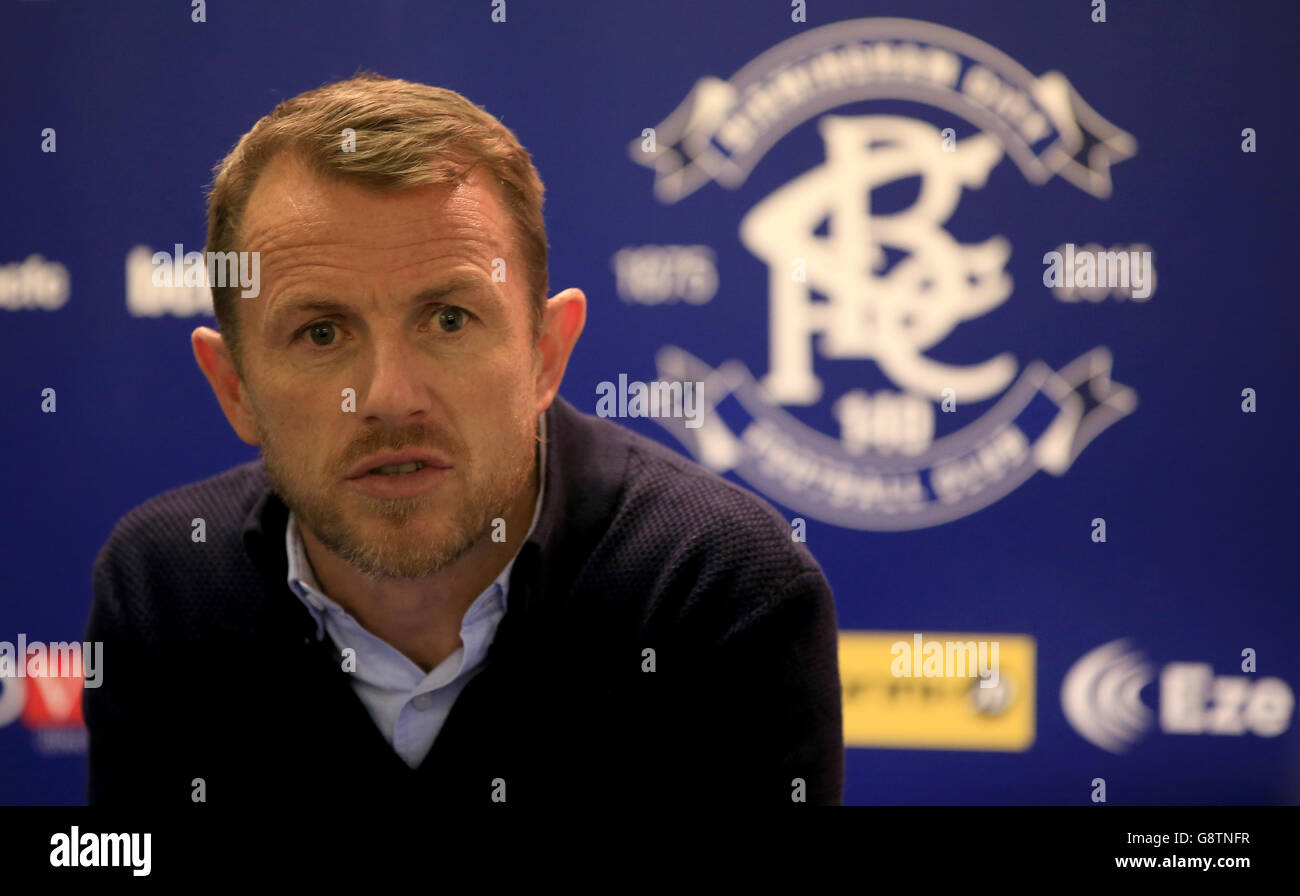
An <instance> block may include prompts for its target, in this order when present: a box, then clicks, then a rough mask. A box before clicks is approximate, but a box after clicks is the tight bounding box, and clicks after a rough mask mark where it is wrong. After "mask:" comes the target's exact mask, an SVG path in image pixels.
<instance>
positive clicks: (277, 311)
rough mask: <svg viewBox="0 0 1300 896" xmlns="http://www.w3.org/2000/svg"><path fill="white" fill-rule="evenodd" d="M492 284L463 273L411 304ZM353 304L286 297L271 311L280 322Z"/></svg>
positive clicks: (343, 309) (349, 310)
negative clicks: (288, 318) (291, 317)
mask: <svg viewBox="0 0 1300 896" xmlns="http://www.w3.org/2000/svg"><path fill="white" fill-rule="evenodd" d="M490 286H491V284H490V283H489V282H488V281H487V280H485V279H483V278H482V277H478V276H473V275H467V274H462V275H458V276H455V277H452V278H450V279H448V280H446V281H444V282H443V283H440V284H439V285H437V286H431V287H429V288H428V289H422V290H420V291H419V292H417V293H416V294H415V295H413V296H412V297H411V298H410V300H409V302H408V304H409V305H412V306H414V305H427V304H428V303H430V302H437V301H439V300H441V299H444V298H446V297H447V296H449V295H451V294H452V293H454V292H457V291H459V290H462V289H482V290H483V292H484V293H485V294H493V290H491V289H488V288H486V287H490ZM355 310H356V309H355V308H353V306H351V305H349V304H348V303H347V302H340V301H338V300H337V299H330V298H325V297H322V296H312V295H306V296H300V297H298V298H293V299H285V300H284V301H283V302H281V303H279V304H278V305H277V306H276V307H275V308H274V309H272V311H271V321H272V323H274V322H278V321H280V320H282V319H284V318H285V317H290V316H295V315H299V314H303V313H305V312H315V313H321V314H349V313H352V312H353V311H355Z"/></svg>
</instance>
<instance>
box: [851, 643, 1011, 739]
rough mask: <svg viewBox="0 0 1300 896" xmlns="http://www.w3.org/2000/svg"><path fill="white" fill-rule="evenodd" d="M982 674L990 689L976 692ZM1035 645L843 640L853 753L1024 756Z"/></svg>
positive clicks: (978, 689) (985, 688) (980, 688)
mask: <svg viewBox="0 0 1300 896" xmlns="http://www.w3.org/2000/svg"><path fill="white" fill-rule="evenodd" d="M981 672H984V673H986V674H987V677H986V680H988V681H990V682H996V686H994V687H980V680H981V679H980V675H981ZM1035 674H1036V660H1035V647H1034V639H1033V638H1031V637H1030V636H1028V635H1002V634H991V633H988V632H930V631H927V632H915V631H911V632H879V631H842V632H840V680H841V683H842V685H843V688H844V743H845V745H846V746H850V747H896V748H908V749H938V750H996V751H1007V752H1021V751H1024V750H1028V749H1029V747H1030V746H1032V745H1033V742H1034V701H1035V698H1034V680H1035Z"/></svg>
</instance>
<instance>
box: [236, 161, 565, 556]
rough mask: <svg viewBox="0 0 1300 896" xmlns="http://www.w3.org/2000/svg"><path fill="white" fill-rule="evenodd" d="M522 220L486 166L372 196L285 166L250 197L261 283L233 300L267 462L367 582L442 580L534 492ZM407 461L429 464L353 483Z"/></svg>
mask: <svg viewBox="0 0 1300 896" xmlns="http://www.w3.org/2000/svg"><path fill="white" fill-rule="evenodd" d="M512 228H513V225H512V223H511V222H510V220H509V218H508V216H507V214H506V213H505V211H504V209H503V208H502V206H501V204H500V202H499V201H498V198H497V195H496V192H495V191H494V190H492V189H491V188H490V187H489V186H488V181H487V179H486V178H484V177H483V176H482V175H481V173H480V172H479V171H478V170H477V169H476V170H475V171H474V172H473V173H472V174H471V175H470V177H469V178H467V179H466V180H465V181H464V182H462V183H460V184H457V185H436V186H428V187H420V188H416V189H410V190H405V191H401V192H396V193H375V192H370V191H367V190H363V189H361V188H358V187H355V186H351V185H346V184H341V183H334V182H330V181H325V180H321V179H318V178H317V177H316V176H315V175H313V174H311V173H310V172H309V171H307V170H306V169H305V168H304V167H303V166H301V165H300V164H298V163H297V162H296V161H295V160H294V159H293V158H292V157H283V158H281V159H277V160H276V161H275V162H273V163H272V165H271V166H270V167H269V168H268V169H267V170H266V171H265V172H264V173H263V175H262V178H261V179H260V180H259V181H258V184H257V186H256V187H255V189H254V191H253V195H252V197H251V198H250V201H249V204H248V207H247V211H246V213H245V217H244V221H243V226H242V228H241V231H242V234H243V237H244V239H243V243H244V248H246V249H248V250H250V251H258V252H261V265H262V268H261V271H262V286H263V289H262V295H261V297H258V298H248V299H243V298H239V299H236V301H238V302H239V303H240V306H239V309H238V315H239V321H240V328H241V333H242V335H243V340H242V355H243V364H242V367H243V372H244V383H245V386H246V389H247V396H248V402H249V406H250V408H251V409H252V413H253V417H254V426H255V428H256V430H257V434H258V437H259V441H260V444H261V448H262V454H263V460H264V463H265V466H266V468H267V470H268V472H269V474H270V476H271V479H272V481H273V483H274V485H275V487H276V490H277V491H278V492H279V494H280V495H281V496H282V497H283V498H284V500H285V503H286V504H288V506H289V507H290V509H292V510H293V512H294V514H295V515H296V517H297V518H298V520H299V522H300V524H301V525H303V526H304V527H307V528H309V529H310V530H311V532H312V533H313V534H315V536H316V537H317V538H318V539H320V541H321V542H323V543H324V544H325V545H326V547H328V548H329V549H330V550H331V551H333V552H334V553H336V554H338V555H339V556H340V557H342V558H343V559H344V560H346V561H348V562H349V563H351V564H352V565H353V566H354V567H356V568H357V569H358V570H360V571H361V572H363V573H365V574H367V575H370V576H374V577H398V578H418V577H423V576H427V575H430V574H432V573H434V572H437V571H438V570H440V569H442V568H444V567H445V566H447V565H448V564H450V563H451V562H453V561H454V560H456V559H458V558H459V557H461V556H463V555H464V553H465V552H466V551H467V550H468V549H469V548H470V547H472V546H473V545H474V544H475V543H477V542H478V541H479V540H480V539H481V538H483V537H484V535H485V534H486V533H487V532H488V530H489V529H490V528H491V526H492V520H493V519H494V518H496V517H504V516H505V515H506V511H507V508H508V507H509V506H510V505H511V503H512V502H515V501H517V500H518V499H519V497H520V495H522V494H524V493H525V492H526V490H527V489H528V486H529V484H530V477H531V475H532V469H533V460H534V450H535V448H536V444H537V442H536V415H537V413H538V412H539V408H538V394H537V383H536V366H535V365H536V360H537V355H536V344H535V341H534V339H533V338H532V330H531V327H530V322H531V312H530V303H531V302H532V301H533V299H532V298H531V297H528V296H527V288H526V283H527V278H526V276H525V274H524V271H523V269H522V266H521V265H520V263H519V258H520V256H519V254H518V252H517V251H516V249H515V243H514V240H513V233H514V231H513V229H512ZM503 264H504V265H505V268H504V271H502V265H503ZM494 270H495V271H497V272H498V273H504V275H505V281H504V282H494V281H493V273H494ZM499 279H500V277H498V280H499ZM348 390H353V391H348ZM353 395H354V399H349V396H353ZM349 407H354V408H355V410H353V411H349V410H348V408H349ZM409 453H416V454H423V455H425V461H426V462H427V465H426V466H425V467H424V468H423V469H421V470H419V471H417V472H413V473H406V472H396V473H393V474H392V475H382V474H370V473H367V474H366V475H363V476H361V477H359V478H358V477H356V476H355V473H356V472H357V471H358V467H359V466H360V467H361V468H363V469H365V470H368V469H369V468H370V467H371V466H372V465H371V464H370V463H369V461H370V459H376V458H377V457H378V456H379V455H387V454H391V455H402V454H409ZM398 469H408V468H407V467H402V468H398Z"/></svg>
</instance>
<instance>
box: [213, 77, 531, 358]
mask: <svg viewBox="0 0 1300 896" xmlns="http://www.w3.org/2000/svg"><path fill="white" fill-rule="evenodd" d="M345 128H351V129H352V130H353V131H355V147H353V149H354V151H348V152H344V151H343V141H344V137H345V135H344V133H343V132H344V129H345ZM284 152H292V153H295V154H297V156H298V157H299V158H301V159H302V160H303V161H304V162H306V163H307V165H308V166H309V168H310V169H311V170H312V171H313V172H314V173H316V174H318V175H320V176H322V177H325V178H333V179H337V180H341V181H344V182H350V183H355V184H357V185H360V186H364V187H368V188H370V189H374V190H382V191H387V190H400V189H404V188H408V187H418V186H424V185H427V184H440V183H455V182H457V181H459V180H460V179H462V178H463V177H464V176H465V175H466V174H468V173H469V171H470V169H472V168H474V167H477V166H479V165H481V166H482V167H483V168H484V170H485V171H486V172H487V173H488V174H489V175H490V177H491V179H492V180H494V181H495V182H496V183H497V185H498V186H499V188H500V195H499V198H500V199H502V200H503V204H504V206H505V208H506V210H507V212H508V213H509V215H510V217H511V219H512V222H513V224H514V229H515V231H516V233H515V236H516V240H517V245H518V249H519V253H520V255H521V256H522V259H523V263H524V267H525V274H526V276H527V278H528V279H527V283H528V293H529V296H530V298H531V300H532V301H531V302H530V311H531V318H532V327H533V335H534V336H536V335H537V333H538V332H539V330H540V326H541V318H542V309H543V307H544V305H545V302H546V291H547V271H546V250H547V243H546V223H545V220H544V219H543V217H542V200H543V196H544V193H545V187H544V186H543V185H542V180H541V178H540V177H539V176H538V174H537V169H536V168H535V167H533V163H532V158H531V157H530V156H529V154H528V151H527V150H526V149H524V148H523V146H522V145H521V144H520V143H519V141H518V139H517V138H516V137H515V135H514V133H513V132H511V131H510V129H509V128H507V127H506V126H505V125H503V124H502V123H501V122H500V121H498V120H497V119H496V118H494V117H493V116H492V115H490V114H489V113H488V112H487V111H486V110H484V109H483V108H482V107H480V106H477V105H475V104H474V103H472V102H470V101H469V100H468V99H466V98H465V97H463V96H461V95H460V94H459V93H457V92H455V91H454V90H447V89H445V88H442V87H431V86H429V85H427V84H417V83H414V82H412V81H403V80H400V79H396V78H385V77H382V76H381V75H377V74H375V73H373V72H361V73H359V74H357V75H355V76H354V77H352V78H349V79H348V80H346V81H336V82H334V83H332V84H326V85H324V86H322V87H317V88H316V89H315V90H309V91H307V92H306V93H301V94H299V95H298V96H295V97H293V98H292V99H288V100H285V101H284V102H282V103H280V104H279V105H277V106H276V107H275V109H274V111H272V112H271V114H269V115H266V116H264V117H263V118H262V119H261V120H259V121H258V122H257V124H255V125H253V128H252V130H250V131H249V132H248V133H247V134H245V135H244V136H243V137H241V138H240V139H239V142H238V143H237V144H235V148H234V149H232V150H231V151H230V153H229V155H227V156H226V157H225V158H224V159H223V160H222V161H221V163H220V164H218V165H217V166H216V167H215V168H214V169H213V171H214V178H213V181H212V185H211V187H210V189H209V191H208V236H207V247H206V249H207V251H209V252H230V251H237V249H238V246H237V245H236V244H237V242H238V240H239V227H240V223H241V221H242V219H243V216H244V212H245V210H246V208H247V206H248V199H249V196H250V195H251V194H252V192H253V187H254V186H255V185H256V183H257V179H258V177H259V176H260V175H261V173H262V172H263V171H264V170H265V169H266V167H267V165H268V164H270V162H271V161H272V159H274V158H275V157H277V156H278V155H280V154H281V153H284ZM237 297H238V286H225V287H218V286H215V285H214V286H213V287H212V298H213V307H214V310H215V312H216V317H217V323H218V326H219V327H220V328H221V332H222V335H223V336H224V337H225V340H226V343H227V345H228V346H229V347H230V350H231V354H232V356H233V358H234V359H235V363H236V364H238V363H239V357H240V352H239V344H240V334H239V325H238V319H237V315H236V313H235V305H236V300H237Z"/></svg>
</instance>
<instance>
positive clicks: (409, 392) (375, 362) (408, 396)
mask: <svg viewBox="0 0 1300 896" xmlns="http://www.w3.org/2000/svg"><path fill="white" fill-rule="evenodd" d="M371 352H372V356H371V359H370V365H369V366H370V377H369V381H368V382H366V383H364V384H363V385H362V386H361V387H360V388H359V390H358V391H359V393H360V394H358V396H357V399H358V405H359V407H358V408H357V410H358V411H359V412H360V413H361V414H362V415H363V416H364V417H366V418H368V419H369V418H376V419H382V420H385V421H388V422H390V423H394V424H401V423H406V422H409V421H410V420H412V419H415V418H419V417H422V416H424V413H425V412H426V411H428V409H429V393H428V390H427V388H426V386H425V383H424V382H423V380H422V376H423V375H424V374H425V373H426V372H427V370H426V368H427V365H428V363H429V359H428V357H427V356H425V355H422V354H421V353H420V352H419V350H418V349H417V348H416V346H414V345H412V344H411V341H410V340H409V339H408V338H406V336H405V335H403V334H401V333H380V334H378V335H376V337H375V339H374V341H373V343H372V347H371Z"/></svg>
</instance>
